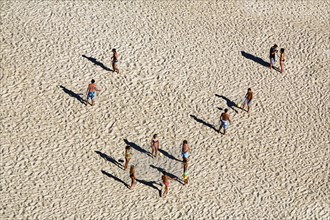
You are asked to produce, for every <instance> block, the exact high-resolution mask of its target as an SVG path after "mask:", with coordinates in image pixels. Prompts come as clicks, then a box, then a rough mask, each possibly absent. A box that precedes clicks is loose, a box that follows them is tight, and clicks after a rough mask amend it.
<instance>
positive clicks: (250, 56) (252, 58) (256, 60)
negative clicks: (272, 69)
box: [241, 51, 270, 68]
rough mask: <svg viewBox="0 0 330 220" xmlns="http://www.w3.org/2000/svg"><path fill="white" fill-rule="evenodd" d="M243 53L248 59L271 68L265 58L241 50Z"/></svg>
mask: <svg viewBox="0 0 330 220" xmlns="http://www.w3.org/2000/svg"><path fill="white" fill-rule="evenodd" d="M241 54H242V56H243V57H245V58H246V59H249V60H252V61H254V62H256V63H259V64H260V65H262V66H264V67H268V68H269V65H270V64H269V63H268V62H266V61H264V60H263V59H261V58H260V57H256V56H254V55H252V54H249V53H246V52H244V51H241Z"/></svg>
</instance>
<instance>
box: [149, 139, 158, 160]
mask: <svg viewBox="0 0 330 220" xmlns="http://www.w3.org/2000/svg"><path fill="white" fill-rule="evenodd" d="M158 149H159V140H158V137H157V134H154V136H153V138H152V140H151V150H152V153H151V154H152V157H154V156H155V157H156V158H157V155H158Z"/></svg>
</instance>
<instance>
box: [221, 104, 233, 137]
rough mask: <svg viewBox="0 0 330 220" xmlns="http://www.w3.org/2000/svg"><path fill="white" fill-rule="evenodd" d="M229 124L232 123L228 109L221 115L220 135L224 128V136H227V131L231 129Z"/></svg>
mask: <svg viewBox="0 0 330 220" xmlns="http://www.w3.org/2000/svg"><path fill="white" fill-rule="evenodd" d="M229 122H230V123H231V120H230V116H229V114H228V109H225V111H224V112H223V113H221V115H220V128H219V130H218V132H219V133H220V131H221V128H223V130H224V131H223V134H226V131H227V129H228V127H229Z"/></svg>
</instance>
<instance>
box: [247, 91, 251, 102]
mask: <svg viewBox="0 0 330 220" xmlns="http://www.w3.org/2000/svg"><path fill="white" fill-rule="evenodd" d="M246 98H247V99H248V100H249V101H251V100H252V98H253V93H252V92H248V93H247V94H246Z"/></svg>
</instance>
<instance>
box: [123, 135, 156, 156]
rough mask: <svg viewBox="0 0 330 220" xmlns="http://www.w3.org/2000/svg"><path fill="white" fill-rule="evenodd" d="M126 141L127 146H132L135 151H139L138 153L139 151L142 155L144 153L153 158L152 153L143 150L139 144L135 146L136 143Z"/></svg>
mask: <svg viewBox="0 0 330 220" xmlns="http://www.w3.org/2000/svg"><path fill="white" fill-rule="evenodd" d="M124 141H125V144H127V145H129V146H131V147H132V148H134V149H135V150H137V151H139V152H141V153H143V154H146V155H148V156H149V157H152V155H151V153H150V152H148V151H146V150H145V149H143V148H142V147H140V146H139V145H137V144H135V143H133V142H129V141H128V140H127V139H124Z"/></svg>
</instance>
